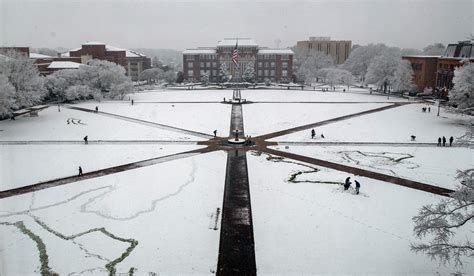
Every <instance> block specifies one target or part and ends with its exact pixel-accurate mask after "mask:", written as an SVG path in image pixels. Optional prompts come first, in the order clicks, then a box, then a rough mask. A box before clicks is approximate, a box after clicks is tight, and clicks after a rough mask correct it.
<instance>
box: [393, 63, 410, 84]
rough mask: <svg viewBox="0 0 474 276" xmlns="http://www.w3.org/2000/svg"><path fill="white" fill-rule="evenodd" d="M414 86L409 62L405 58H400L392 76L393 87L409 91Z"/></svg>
mask: <svg viewBox="0 0 474 276" xmlns="http://www.w3.org/2000/svg"><path fill="white" fill-rule="evenodd" d="M414 88H415V83H414V82H413V69H412V68H411V64H410V62H409V61H407V60H400V62H399V63H398V66H397V69H396V70H395V73H394V76H393V89H394V90H395V91H410V90H412V89H414Z"/></svg>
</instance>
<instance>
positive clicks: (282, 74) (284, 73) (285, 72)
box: [281, 70, 288, 78]
mask: <svg viewBox="0 0 474 276" xmlns="http://www.w3.org/2000/svg"><path fill="white" fill-rule="evenodd" d="M281 76H282V77H284V78H286V77H288V71H287V70H281Z"/></svg>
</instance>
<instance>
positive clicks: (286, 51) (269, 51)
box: [258, 48, 294, 55]
mask: <svg viewBox="0 0 474 276" xmlns="http://www.w3.org/2000/svg"><path fill="white" fill-rule="evenodd" d="M258 53H259V54H288V55H292V54H294V53H293V51H292V50H291V49H265V48H264V49H259V50H258Z"/></svg>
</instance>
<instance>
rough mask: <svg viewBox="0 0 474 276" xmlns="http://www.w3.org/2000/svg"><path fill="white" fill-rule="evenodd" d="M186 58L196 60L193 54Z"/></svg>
mask: <svg viewBox="0 0 474 276" xmlns="http://www.w3.org/2000/svg"><path fill="white" fill-rule="evenodd" d="M186 60H194V56H193V55H190V56H186Z"/></svg>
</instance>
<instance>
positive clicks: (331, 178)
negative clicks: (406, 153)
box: [248, 154, 474, 275]
mask: <svg viewBox="0 0 474 276" xmlns="http://www.w3.org/2000/svg"><path fill="white" fill-rule="evenodd" d="M266 157H267V156H266V155H265V154H262V156H258V157H256V156H250V157H248V167H249V179H250V194H251V198H252V214H253V225H254V235H255V252H256V261H257V269H258V273H259V275H276V274H280V275H301V274H312V275H314V274H318V275H319V274H324V275H436V273H438V272H439V273H441V275H448V274H449V273H451V272H453V271H457V270H456V269H455V268H454V267H453V266H450V265H448V266H447V267H438V266H437V264H436V263H435V262H432V261H431V260H430V259H429V258H428V257H427V256H425V255H416V254H415V253H413V252H411V251H410V243H411V242H415V240H414V238H413V233H412V231H413V222H412V221H411V218H412V217H413V216H414V215H415V214H416V213H417V211H418V209H419V208H420V207H421V206H422V205H423V204H428V203H435V202H437V201H438V200H439V199H440V197H438V196H434V195H431V194H428V193H425V192H421V191H416V190H412V189H408V188H404V187H400V186H396V185H392V184H388V183H384V182H380V181H377V180H372V179H368V178H364V177H356V179H357V180H359V181H360V182H361V194H359V195H355V194H354V193H353V191H352V190H351V191H349V192H345V191H343V189H341V188H342V187H341V186H340V185H337V184H326V183H292V182H286V181H285V180H287V179H288V178H289V176H290V175H291V174H292V173H295V172H297V171H309V168H308V167H304V166H301V165H297V164H292V163H291V164H289V163H283V162H278V163H275V162H271V161H268V160H266ZM289 161H291V160H289ZM297 163H299V164H304V163H300V162H297ZM310 166H311V165H310ZM319 169H321V171H319V172H314V173H307V174H301V175H299V176H298V177H297V178H296V179H295V180H296V181H301V180H309V181H322V182H342V183H343V182H344V179H345V178H346V177H347V176H348V175H347V174H344V173H341V172H337V171H333V170H329V169H325V168H319ZM351 176H352V175H351ZM352 179H354V176H352ZM460 234H461V236H462V235H463V234H466V235H469V233H460ZM460 270H461V271H464V272H468V271H474V262H469V263H467V264H466V265H465V267H464V268H463V269H460Z"/></svg>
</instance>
